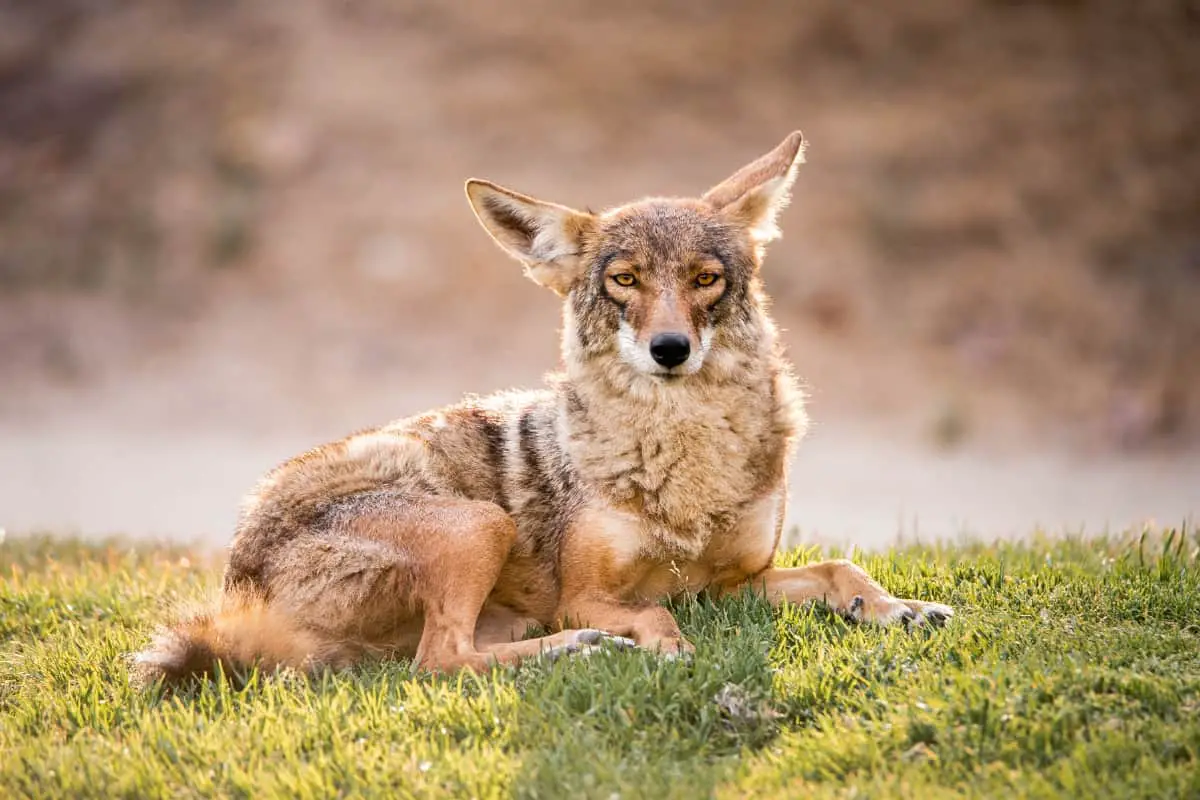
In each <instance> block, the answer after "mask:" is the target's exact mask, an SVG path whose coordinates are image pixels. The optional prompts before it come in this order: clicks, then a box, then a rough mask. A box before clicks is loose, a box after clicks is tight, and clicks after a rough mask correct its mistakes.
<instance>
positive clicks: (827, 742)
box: [0, 531, 1200, 800]
mask: <svg viewBox="0 0 1200 800" xmlns="http://www.w3.org/2000/svg"><path fill="white" fill-rule="evenodd" d="M1198 549H1200V537H1198V536H1197V533H1196V532H1195V531H1188V532H1183V533H1180V532H1162V533H1154V534H1146V535H1140V534H1139V535H1131V536H1127V537H1121V538H1110V539H1104V540H1092V541H1081V540H1058V541H1051V540H1040V539H1039V540H1036V541H1033V542H1031V543H1025V544H997V545H983V544H978V545H965V546H960V547H948V546H940V547H920V546H914V547H905V548H902V549H900V550H895V551H891V552H887V553H881V554H865V555H863V556H862V557H861V561H862V563H863V564H864V566H866V567H867V568H868V569H869V570H870V571H871V572H872V573H874V574H875V575H876V576H878V577H879V578H880V580H881V581H882V582H883V583H884V585H886V586H887V587H888V588H889V589H891V590H892V591H894V592H895V593H897V594H901V595H906V596H912V597H921V598H930V599H937V600H942V601H945V602H949V603H951V604H953V605H954V606H956V608H957V609H958V612H959V614H958V616H957V617H956V618H955V619H954V620H953V621H952V622H951V623H950V624H949V625H948V626H947V627H946V628H945V629H942V630H919V631H917V632H915V633H906V632H904V631H902V630H886V631H884V630H879V629H874V628H867V627H859V626H854V625H851V624H848V623H846V622H844V621H843V620H842V619H840V618H839V617H837V616H836V615H833V614H831V613H828V612H826V611H825V610H823V609H821V608H796V607H792V608H786V609H783V610H781V611H776V610H773V609H771V608H769V607H767V606H766V605H764V604H763V603H761V602H759V601H758V600H757V599H755V598H753V597H750V596H740V597H733V598H729V599H727V600H724V601H721V602H716V603H714V602H711V601H708V600H706V599H699V600H688V601H682V602H679V603H677V604H675V606H674V610H675V612H676V615H677V616H678V618H679V620H680V623H681V624H682V625H683V628H684V630H685V633H687V634H688V636H689V637H690V638H691V639H692V641H693V642H694V643H695V644H696V646H697V653H696V658H695V660H694V661H693V662H692V663H691V664H685V663H674V662H662V661H659V660H658V659H656V658H654V657H653V656H651V655H649V654H645V653H619V654H611V655H607V654H606V655H601V656H597V657H592V658H589V659H579V660H563V661H560V662H557V663H555V664H545V663H533V664H528V665H525V666H523V667H521V668H519V669H516V670H497V671H495V672H493V673H492V674H490V675H483V676H474V675H459V676H454V677H449V678H434V677H430V676H427V675H413V674H412V673H411V671H410V670H409V669H408V666H407V665H406V664H403V663H390V664H371V665H365V666H362V667H360V668H358V669H356V670H354V671H351V672H347V673H340V674H332V675H325V676H322V677H320V678H317V679H314V680H307V679H303V678H300V677H298V676H294V675H293V676H288V675H284V676H270V677H267V676H255V677H253V678H252V679H251V680H250V682H249V684H248V685H246V686H245V687H244V688H240V689H235V688H233V687H231V685H230V684H229V683H226V682H216V683H210V684H207V685H205V686H203V687H202V688H200V689H199V690H197V691H194V692H191V693H188V694H185V695H183V696H179V697H174V698H170V699H166V698H162V697H160V696H158V695H157V694H156V693H153V692H151V693H141V692H138V691H135V690H134V689H132V688H131V687H130V685H129V682H128V671H127V665H126V660H125V659H126V654H128V653H129V652H131V651H133V650H135V649H137V648H138V647H139V646H141V645H142V644H143V642H144V641H145V638H146V636H147V634H148V632H149V631H150V630H151V629H152V627H153V626H154V624H155V623H156V622H157V621H159V620H160V619H161V618H162V617H163V615H164V614H165V612H166V611H167V610H168V609H169V608H170V607H171V606H172V605H175V604H178V603H180V602H185V601H189V600H194V599H197V598H201V597H203V596H204V595H205V594H206V593H207V592H210V591H211V590H212V588H213V587H214V586H215V585H216V582H217V577H218V575H219V563H217V562H216V561H215V560H214V558H213V557H212V556H207V555H197V554H194V553H189V552H187V551H186V550H185V549H182V548H151V547H140V548H131V547H130V546H128V545H122V544H120V543H99V544H85V543H80V542H74V541H54V540H50V539H23V540H13V539H12V538H11V537H10V538H9V540H8V541H7V542H5V543H4V544H2V545H0V796H6V797H7V796H16V797H22V796H30V797H48V796H71V797H78V796H103V797H112V796H137V797H156V796H166V795H170V796H185V797H187V796H213V795H225V796H247V797H249V796H253V797H271V796H279V797H328V796H361V795H369V794H376V795H382V796H401V797H404V796H442V795H462V796H477V797H503V796H511V795H519V796H529V797H548V798H549V797H554V798H558V797H589V796H594V797H602V798H609V797H612V796H613V795H614V794H616V795H619V796H622V797H665V796H674V797H699V796H707V795H709V794H714V793H715V794H718V795H723V796H730V797H738V796H749V795H753V796H777V797H801V796H804V797H807V796H816V797H824V796H839V797H840V796H852V795H854V794H855V793H856V792H857V796H873V797H921V798H922V799H923V800H925V799H926V798H930V797H939V796H944V795H955V796H957V795H962V794H968V795H969V794H986V795H994V796H1009V795H1012V796H1020V795H1025V794H1027V795H1034V796H1046V797H1060V796H1079V797H1117V796H1119V797H1130V796H1146V797H1169V796H1189V795H1193V796H1194V795H1200V777H1198V776H1200V764H1198V763H1197V757H1198V754H1200V555H1198V552H1197V551H1198ZM825 555H828V553H823V552H821V551H819V550H817V549H815V548H809V549H801V550H795V551H791V552H789V553H787V554H785V555H783V556H782V557H781V562H783V563H789V564H790V563H800V562H805V561H811V560H814V559H817V558H821V557H824V556H825Z"/></svg>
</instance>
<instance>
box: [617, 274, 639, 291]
mask: <svg viewBox="0 0 1200 800" xmlns="http://www.w3.org/2000/svg"><path fill="white" fill-rule="evenodd" d="M612 279H613V283H615V284H617V286H625V287H629V286H633V285H634V284H635V283H637V278H636V277H635V276H634V275H633V273H631V272H618V273H617V274H616V275H613V276H612Z"/></svg>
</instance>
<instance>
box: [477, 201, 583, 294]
mask: <svg viewBox="0 0 1200 800" xmlns="http://www.w3.org/2000/svg"><path fill="white" fill-rule="evenodd" d="M467 199H468V200H469V201H470V202H471V208H472V209H474V211H475V216H476V217H478V218H479V222H480V223H481V224H482V225H483V227H484V229H486V230H487V232H488V233H490V234H491V235H492V238H493V239H495V240H496V244H498V245H500V247H501V249H503V250H504V252H506V253H508V254H509V255H511V256H513V257H514V258H516V259H517V260H518V261H520V262H521V263H522V264H524V265H525V274H526V275H528V276H529V277H530V279H532V280H533V282H534V283H537V284H540V285H542V286H545V287H546V288H548V289H551V290H553V291H554V292H555V293H556V294H558V295H560V296H563V297H565V296H566V294H567V293H568V292H569V291H571V286H572V285H574V283H575V281H576V280H577V279H578V278H579V277H580V275H581V274H582V272H583V269H582V266H581V263H580V251H581V249H582V246H583V237H584V236H585V235H586V234H587V232H588V231H589V230H590V229H591V228H592V226H593V225H594V224H595V218H594V217H593V216H592V215H591V214H587V213H584V212H582V211H576V210H575V209H573V208H567V207H566V206H560V205H558V204H557V203H547V202H544V201H542V200H535V199H533V198H532V197H527V196H525V195H523V194H520V193H518V192H514V191H512V190H511V189H505V188H504V187H502V186H497V185H496V184H494V183H490V182H489V181H481V180H476V179H471V180H469V181H467Z"/></svg>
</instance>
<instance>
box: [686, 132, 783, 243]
mask: <svg viewBox="0 0 1200 800" xmlns="http://www.w3.org/2000/svg"><path fill="white" fill-rule="evenodd" d="M803 163H804V136H803V134H801V133H800V131H796V132H794V133H792V134H791V135H790V136H788V137H787V138H786V139H784V140H783V141H782V142H780V144H779V146H778V147H776V148H775V149H774V150H772V151H771V152H769V153H767V154H766V155H765V156H763V157H762V158H760V159H758V160H757V161H752V162H751V163H749V164H747V165H746V166H744V167H742V168H741V169H739V170H738V171H737V172H735V173H733V175H731V176H729V177H728V178H727V179H725V180H724V181H722V182H721V183H719V184H717V185H716V186H714V187H713V188H711V189H709V190H708V191H707V192H706V193H705V194H704V200H705V201H707V202H708V203H709V204H710V205H712V206H713V207H714V208H717V209H719V210H720V211H721V212H722V213H723V214H725V216H727V217H729V218H731V219H733V220H734V221H736V222H737V223H739V224H740V225H742V226H744V227H745V228H746V229H747V230H748V231H749V232H750V236H751V238H752V239H753V240H754V241H755V242H757V243H759V244H762V243H764V242H769V241H771V240H772V239H778V238H779V228H778V227H776V225H775V218H776V217H777V216H778V215H779V212H780V211H782V210H783V208H784V207H785V206H786V205H787V204H788V200H790V199H791V188H792V182H793V181H795V180H796V169H797V167H799V165H800V164H803Z"/></svg>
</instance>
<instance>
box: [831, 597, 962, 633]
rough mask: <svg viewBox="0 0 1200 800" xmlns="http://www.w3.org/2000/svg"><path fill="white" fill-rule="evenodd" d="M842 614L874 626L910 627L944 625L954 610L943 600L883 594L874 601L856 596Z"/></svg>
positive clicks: (847, 617)
mask: <svg viewBox="0 0 1200 800" xmlns="http://www.w3.org/2000/svg"><path fill="white" fill-rule="evenodd" d="M841 613H842V616H844V617H845V618H846V619H848V620H851V621H853V622H868V623H871V624H872V625H881V626H887V625H895V624H898V623H899V624H903V625H904V627H906V628H916V627H920V626H922V625H926V624H929V625H935V626H940V625H944V624H946V620H948V619H950V617H953V616H954V609H953V608H951V607H950V606H948V605H944V604H942V603H926V602H924V601H922V600H901V599H900V598H898V597H892V596H891V595H883V596H882V597H878V598H876V599H874V600H872V601H871V602H867V601H865V600H863V598H862V596H861V595H855V597H854V599H853V600H852V601H851V602H850V605H849V606H847V607H846V608H845V609H841Z"/></svg>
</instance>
